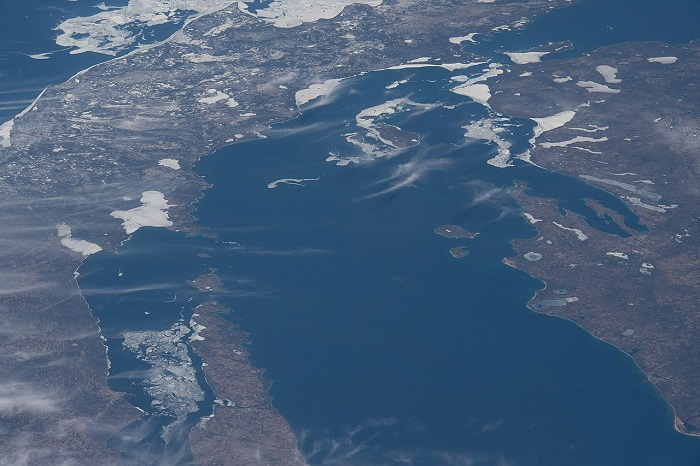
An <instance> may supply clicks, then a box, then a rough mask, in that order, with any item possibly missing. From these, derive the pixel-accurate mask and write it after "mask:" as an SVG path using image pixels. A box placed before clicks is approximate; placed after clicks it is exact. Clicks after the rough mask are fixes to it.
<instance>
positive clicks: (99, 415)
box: [0, 0, 570, 466]
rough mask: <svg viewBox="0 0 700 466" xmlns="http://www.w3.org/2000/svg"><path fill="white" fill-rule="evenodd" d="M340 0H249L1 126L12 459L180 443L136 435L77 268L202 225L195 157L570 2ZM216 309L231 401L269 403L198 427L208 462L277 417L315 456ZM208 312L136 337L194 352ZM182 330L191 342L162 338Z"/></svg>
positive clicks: (32, 460)
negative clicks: (240, 376) (111, 377)
mask: <svg viewBox="0 0 700 466" xmlns="http://www.w3.org/2000/svg"><path fill="white" fill-rule="evenodd" d="M338 3H339V4H342V6H341V7H340V8H339V9H338V8H336V7H337V5H336V6H335V7H334V8H332V9H331V10H332V11H333V12H334V13H333V14H329V10H323V11H314V10H313V9H304V11H297V12H296V13H295V14H296V16H295V15H290V14H288V13H289V12H277V13H275V14H276V15H277V16H275V17H274V18H272V19H271V18H270V17H264V16H255V15H254V14H252V13H251V12H250V11H247V10H246V9H245V8H244V9H241V8H239V5H238V3H232V4H230V5H229V6H228V7H225V8H223V9H221V10H219V11H217V12H214V13H211V14H207V15H203V16H201V17H198V18H197V19H196V20H193V21H191V22H189V23H188V24H187V25H186V26H185V27H184V28H183V29H181V30H180V31H178V32H177V33H176V34H175V35H173V36H172V37H171V38H169V39H168V40H166V41H164V42H162V43H160V44H156V45H154V46H150V47H144V48H142V49H138V50H137V51H135V52H132V53H129V54H127V55H125V56H122V57H119V58H116V59H113V60H111V61H108V62H105V63H102V64H100V65H96V66H94V67H91V68H89V69H87V70H84V71H82V72H80V73H78V74H77V75H75V76H74V77H72V78H70V79H69V80H68V81H66V82H64V83H62V84H59V85H56V86H52V87H50V88H48V89H46V90H45V91H44V92H42V94H41V95H40V97H39V98H37V100H36V101H35V102H33V103H32V104H31V105H30V106H29V107H28V108H27V109H26V110H25V111H24V112H22V113H21V114H20V115H18V116H17V117H15V118H14V119H13V120H10V121H8V122H5V123H3V124H2V126H0V162H1V163H2V166H3V170H2V174H0V193H1V194H2V196H3V207H4V208H3V214H2V215H3V218H2V225H3V234H4V237H5V238H6V241H7V247H5V248H3V252H2V258H3V264H4V269H3V272H4V275H3V278H4V280H3V283H4V285H3V286H4V288H3V289H2V293H0V305H2V309H3V311H4V322H5V324H6V325H5V329H6V330H5V333H4V334H5V335H6V338H4V339H3V342H2V353H3V355H4V356H3V357H2V359H0V374H1V375H2V377H3V384H2V385H1V386H0V390H2V395H3V397H4V399H6V400H8V401H7V403H5V404H4V405H3V407H2V408H1V409H0V416H2V419H3V425H4V427H3V430H2V431H0V444H1V445H2V448H0V449H1V450H2V451H3V452H4V454H5V457H6V458H9V459H8V462H9V464H27V465H49V464H50V465H53V464H58V463H62V464H85V465H91V466H93V465H114V464H138V465H142V464H151V463H160V462H161V460H162V459H163V458H154V457H152V456H148V455H149V454H148V453H143V454H142V452H141V451H140V450H139V449H134V448H133V445H137V444H139V442H140V441H141V440H142V439H143V435H144V432H143V431H142V430H140V424H139V422H140V420H141V419H142V414H141V413H140V412H139V411H138V410H137V409H135V408H134V407H133V406H132V405H130V404H129V403H128V401H127V399H126V397H125V395H124V394H123V393H120V392H115V391H113V390H112V389H111V388H110V387H109V386H108V383H107V374H106V371H108V367H107V360H106V358H105V350H104V345H103V342H102V341H101V336H100V333H99V327H98V326H97V324H96V322H95V320H94V319H93V318H92V317H91V315H90V312H89V308H88V306H87V305H86V302H85V300H84V299H83V298H82V296H81V293H80V290H79V288H78V286H77V283H76V281H75V277H74V273H75V271H76V269H77V268H78V267H79V265H80V264H81V262H82V261H83V260H84V257H85V256H87V255H90V254H93V253H96V252H98V251H100V250H105V251H115V250H118V249H119V247H120V245H121V244H122V242H123V241H124V239H125V238H127V236H128V235H129V234H131V233H133V232H135V231H137V230H138V229H139V228H142V227H145V226H153V227H170V228H173V229H181V230H182V229H184V230H188V229H190V230H191V229H192V228H193V223H194V221H193V218H192V212H193V206H194V204H195V203H196V201H197V200H198V199H199V198H200V197H201V195H202V192H203V190H204V189H206V184H205V183H204V182H203V180H202V179H201V178H200V177H199V176H197V175H196V174H195V173H194V172H193V166H194V164H195V163H196V161H197V160H198V159H199V158H200V157H202V156H205V155H207V154H209V153H211V152H213V151H215V150H217V149H219V148H221V147H223V146H225V145H228V144H230V143H232V142H236V141H242V140H249V139H254V138H260V137H264V133H265V132H267V131H269V130H270V128H271V126H272V125H273V124H275V123H279V122H283V121H285V120H288V119H290V118H294V117H295V116H297V115H298V114H299V108H298V107H297V106H296V105H295V102H296V99H295V93H296V92H298V91H301V90H305V89H308V88H310V87H311V86H312V85H314V84H318V83H321V82H324V81H325V80H332V79H341V78H345V77H348V76H353V75H356V74H358V73H361V72H366V71H368V70H373V69H378V68H386V67H390V66H396V65H401V64H404V63H407V62H408V61H410V60H413V59H416V58H418V57H424V56H435V57H438V56H444V55H445V52H446V51H447V52H449V53H450V54H458V55H461V56H463V58H465V60H468V59H469V58H470V54H469V53H468V52H464V51H463V50H462V48H461V46H460V45H459V44H458V43H455V42H454V41H452V42H450V41H449V39H450V38H451V37H457V36H462V35H464V34H465V33H487V32H489V31H491V30H492V29H494V28H501V30H502V29H503V28H505V29H508V28H515V27H519V26H522V25H523V24H525V23H524V22H523V18H532V17H534V16H536V15H539V14H542V13H544V12H546V11H549V10H551V9H552V8H556V7H559V6H564V5H568V4H570V2H567V1H565V0H557V1H552V0H529V1H524V2H517V3H512V2H510V3H499V4H489V3H482V2H477V1H475V0H474V1H451V0H450V1H442V2H428V1H424V0H410V1H402V2H396V3H387V4H385V5H380V2H376V3H372V4H371V5H351V4H350V2H338ZM343 6H345V9H344V10H343V8H342V7H343ZM336 10H337V11H336ZM334 15H335V16H334ZM290 18H292V19H294V21H292V22H291V23H289V22H288V21H287V20H289V19H290ZM323 18H327V19H323ZM82 39H83V38H81V40H82ZM451 58H454V57H451ZM381 134H384V136H386V137H387V138H391V139H392V140H395V141H396V144H398V145H401V146H406V145H411V144H413V143H414V142H415V141H413V138H412V135H410V134H409V135H408V136H406V135H403V134H398V133H397V132H396V131H394V130H393V129H391V128H389V127H386V128H384V129H383V130H382V133H381ZM215 309H217V308H216V305H215V304H208V305H207V306H206V307H204V308H200V311H201V312H200V317H199V319H200V320H201V321H202V322H203V323H200V325H204V326H206V327H207V328H208V331H209V338H208V339H207V338H206V337H205V340H203V341H197V342H196V343H194V346H195V348H196V351H197V352H198V353H200V354H201V355H203V358H204V359H205V362H206V363H207V364H208V365H209V366H208V367H210V369H208V370H207V376H208V378H209V379H210V380H211V383H212V386H213V389H214V390H215V391H218V392H219V393H216V395H217V396H218V397H219V398H217V399H224V398H225V399H228V400H231V401H233V402H235V401H236V393H231V394H229V392H230V391H231V390H232V389H233V388H236V389H237V390H238V391H237V393H238V396H239V399H244V402H246V403H247V402H251V403H253V404H254V405H255V406H256V409H255V410H249V411H247V412H244V411H242V410H238V409H236V408H235V407H232V406H228V407H226V409H216V410H215V417H214V419H210V420H209V421H208V423H205V424H204V427H203V429H204V431H205V432H207V429H208V427H207V426H218V427H217V430H218V429H219V428H221V429H222V430H221V431H218V432H217V434H218V435H217V436H216V437H214V436H212V435H206V434H201V433H196V432H195V433H194V434H193V435H192V438H191V442H190V443H191V451H192V455H193V459H192V461H193V462H194V463H195V464H236V463H235V462H234V461H235V460H234V458H239V459H240V458H242V457H241V456H240V455H245V452H246V451H250V450H249V449H250V448H252V443H255V442H251V437H250V436H247V434H246V433H247V432H252V431H254V430H255V429H257V428H262V429H265V426H274V428H273V429H272V432H273V433H274V435H272V436H269V439H273V440H274V442H273V441H267V442H265V443H263V444H261V445H258V447H259V448H263V449H269V450H266V451H265V452H262V453H260V454H261V455H262V456H263V457H265V458H267V459H268V460H269V461H270V464H289V465H292V464H299V463H300V461H302V460H300V458H299V454H298V452H297V451H296V447H295V445H293V440H292V439H293V437H292V434H291V431H290V429H289V426H288V425H287V424H286V422H284V420H282V419H281V418H280V416H279V414H278V413H277V412H276V411H275V410H274V409H272V408H271V407H270V404H269V399H267V398H266V395H265V393H264V390H263V389H262V388H261V387H263V386H264V381H263V380H262V377H263V376H262V375H261V374H260V373H259V372H257V371H255V369H254V368H252V366H251V365H250V363H249V361H248V359H247V358H241V359H240V360H238V361H235V367H234V366H231V364H233V363H232V362H231V361H229V358H230V353H228V352H222V351H221V346H220V345H221V341H222V340H221V337H220V334H218V333H216V332H220V331H222V330H221V329H222V328H224V322H223V321H222V320H221V318H220V317H219V314H217V312H216V311H215ZM205 311H206V312H205ZM210 311H211V312H210ZM207 324H208V325H207ZM193 326H194V324H192V323H190V324H189V325H185V324H182V326H181V327H178V328H177V329H171V330H168V331H166V333H167V335H166V333H163V334H162V335H160V334H159V335H155V334H153V335H146V334H143V333H142V334H139V335H131V337H132V338H131V339H132V340H133V338H137V337H138V338H141V340H138V338H137V340H134V341H133V342H132V343H133V344H134V345H135V347H137V346H138V347H142V346H139V345H142V344H147V345H149V347H150V348H152V349H153V351H154V352H155V353H156V354H158V352H159V351H162V352H163V354H169V353H168V352H169V351H171V350H172V351H175V352H177V353H181V354H182V355H183V358H182V359H181V362H187V361H188V360H189V358H188V357H185V355H186V354H187V351H186V350H185V348H187V347H189V345H190V343H189V337H191V336H192V334H195V333H196V332H197V331H198V330H197V328H193ZM231 331H232V332H234V334H235V332H236V330H235V329H233V330H231ZM164 336H167V337H168V338H170V337H176V338H177V340H176V341H174V340H172V338H170V340H168V341H167V344H168V345H170V346H169V347H168V348H160V347H159V346H158V345H159V343H158V342H161V341H166V340H167V339H166V338H163V337H164ZM241 338H242V337H241ZM130 341H131V340H130ZM149 361H150V362H151V363H153V364H156V365H157V364H158V361H152V360H149ZM230 371H238V372H240V373H245V374H247V376H248V377H249V378H248V379H247V380H248V382H246V383H244V385H245V386H243V387H241V386H240V385H231V384H230V383H229V382H227V381H226V380H225V379H224V378H222V374H226V373H229V372H230ZM180 381H181V382H182V383H183V386H176V387H175V388H174V389H173V391H174V393H175V394H176V395H177V396H175V397H174V398H173V399H174V400H176V404H174V405H173V406H168V405H167V403H166V404H161V408H160V409H162V410H165V412H171V413H178V416H184V415H186V414H187V410H188V409H190V408H188V406H194V405H195V404H196V403H195V402H194V401H195V400H189V401H188V400H187V399H186V398H185V397H184V394H186V393H189V392H191V391H192V390H195V391H196V387H193V386H192V383H193V379H192V377H186V378H183V379H180ZM153 390H155V391H156V392H157V390H158V387H154V388H153ZM200 391H201V390H200ZM244 394H245V396H244ZM241 397H242V398H241ZM174 403H175V402H174ZM246 413H255V415H252V416H251V415H250V414H246ZM261 419H262V420H261ZM263 421H264V422H263ZM261 426H262V427H261ZM266 432H268V431H267V430H263V431H259V432H258V433H257V434H256V435H257V436H258V437H254V438H258V439H261V438H263V436H264V434H265V433H266ZM172 461H176V462H179V461H180V459H177V460H176V459H173V460H172Z"/></svg>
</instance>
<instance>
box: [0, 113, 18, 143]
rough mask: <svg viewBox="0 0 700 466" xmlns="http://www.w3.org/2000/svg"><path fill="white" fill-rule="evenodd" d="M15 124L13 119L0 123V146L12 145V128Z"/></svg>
mask: <svg viewBox="0 0 700 466" xmlns="http://www.w3.org/2000/svg"><path fill="white" fill-rule="evenodd" d="M14 126H15V120H14V119H12V120H9V121H6V122H5V123H3V124H1V125H0V147H10V146H11V145H12V139H11V138H10V135H11V134H12V128H13V127H14Z"/></svg>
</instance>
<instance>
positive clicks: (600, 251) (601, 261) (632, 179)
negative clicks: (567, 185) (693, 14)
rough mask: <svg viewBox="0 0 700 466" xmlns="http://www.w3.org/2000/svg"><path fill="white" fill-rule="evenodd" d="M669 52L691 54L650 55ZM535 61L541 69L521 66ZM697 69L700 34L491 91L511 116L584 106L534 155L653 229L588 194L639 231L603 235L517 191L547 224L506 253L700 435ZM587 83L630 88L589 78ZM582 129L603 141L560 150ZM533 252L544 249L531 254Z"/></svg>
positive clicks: (540, 303) (611, 51) (632, 48)
mask: <svg viewBox="0 0 700 466" xmlns="http://www.w3.org/2000/svg"><path fill="white" fill-rule="evenodd" d="M668 56H674V57H677V58H678V61H677V62H676V63H667V64H662V63H655V62H649V61H648V60H647V59H648V58H650V57H668ZM600 65H608V66H612V67H615V68H617V70H618V72H617V76H616V78H612V80H611V81H608V82H607V83H606V81H605V80H604V78H603V76H601V74H600V73H599V72H597V71H596V67H597V66H600ZM526 71H527V72H531V73H533V74H532V75H531V76H525V77H521V76H519V74H521V73H522V72H526ZM698 72H700V44H698V43H691V44H688V45H684V46H670V45H663V44H659V43H628V44H621V45H616V46H611V47H607V48H603V49H600V50H596V51H595V52H593V53H591V54H588V55H586V56H583V57H580V58H576V59H568V60H551V61H546V60H545V61H543V62H542V63H533V64H526V65H522V66H514V67H513V72H512V73H509V74H507V75H504V76H502V77H500V78H499V79H498V80H494V81H493V83H494V85H493V88H494V89H496V90H497V92H496V95H495V96H494V98H493V100H492V103H493V107H494V109H495V110H497V111H499V112H502V113H504V114H508V115H512V116H522V117H528V118H529V117H537V118H541V117H546V116H550V115H554V114H556V113H558V112H561V111H567V110H574V111H576V116H575V117H574V119H573V120H572V121H570V122H569V123H567V124H566V125H565V126H563V127H561V128H558V129H555V130H552V131H550V132H547V133H545V134H543V135H542V136H540V138H538V139H537V141H536V144H537V145H536V148H535V150H534V151H533V152H532V160H533V162H534V163H536V164H537V165H539V166H541V167H543V168H545V169H547V170H551V171H555V172H558V173H563V174H567V175H571V176H574V177H578V178H579V179H581V180H582V181H585V182H587V183H590V184H592V185H594V186H597V187H599V188H601V189H604V190H606V191H609V192H610V193H613V194H614V195H616V196H618V197H619V198H620V199H622V200H623V201H624V202H625V203H626V205H627V206H628V207H629V208H630V209H631V210H632V211H633V212H634V213H635V214H636V215H638V216H639V218H640V221H641V223H642V224H644V225H646V226H647V227H648V231H646V232H640V231H635V230H634V229H631V228H629V227H627V226H625V225H624V223H622V218H621V216H620V215H617V214H616V213H614V212H612V211H611V210H609V209H607V208H606V207H604V206H602V205H600V204H599V203H598V202H596V201H593V200H589V201H588V206H589V207H590V208H592V209H593V210H594V211H595V212H597V213H598V214H599V215H600V216H603V215H608V216H609V218H610V219H611V220H612V221H614V222H615V223H617V224H618V225H619V226H620V227H621V228H622V229H623V230H624V231H626V232H627V234H628V235H629V236H627V237H622V236H620V235H614V234H609V233H604V232H602V231H600V230H598V229H594V228H592V227H591V226H590V225H589V224H588V223H587V222H586V221H585V220H584V219H583V218H582V217H580V216H579V215H577V214H575V213H573V212H565V215H563V214H562V213H561V212H560V209H559V206H558V205H556V204H555V203H553V202H551V201H550V200H547V199H544V198H539V197H536V196H534V195H532V194H531V193H529V192H528V190H527V189H522V188H518V189H515V190H514V195H515V197H516V199H517V200H518V201H519V202H520V204H521V206H522V208H523V211H524V212H526V213H527V214H529V215H528V216H526V217H528V218H529V219H530V221H531V223H533V225H534V227H535V228H536V229H537V231H538V235H537V236H536V237H534V238H532V239H528V240H521V241H517V242H516V243H515V246H516V250H517V251H518V253H519V255H518V256H517V257H514V258H510V259H509V260H508V261H507V262H508V263H511V264H512V265H514V266H515V267H518V268H520V269H523V270H525V271H527V272H528V273H529V274H531V275H533V276H535V277H539V278H541V279H543V280H544V282H545V283H546V288H545V289H543V290H541V291H540V292H539V293H538V294H537V296H536V297H535V298H533V300H532V301H531V303H530V306H531V308H533V309H535V310H537V311H539V312H542V313H545V314H550V315H554V316H557V317H561V318H565V319H569V320H572V321H574V322H576V323H577V324H578V325H580V326H581V327H583V328H584V329H586V330H587V331H588V332H590V333H591V334H593V335H594V336H596V337H598V338H600V339H602V340H604V341H606V342H608V343H610V344H612V345H614V346H616V347H618V348H620V349H621V350H622V351H624V352H626V353H627V354H628V355H630V356H631V357H632V358H633V359H634V361H635V362H636V363H637V364H638V365H639V367H640V368H641V370H642V371H643V372H644V373H645V374H647V376H648V378H649V380H650V381H651V382H652V383H653V384H654V385H655V386H656V387H658V390H659V391H660V393H661V394H662V395H663V397H665V398H666V399H667V400H668V402H669V403H670V404H671V405H672V407H673V408H674V411H675V413H676V429H677V430H678V431H680V432H683V433H686V434H690V435H700V371H698V367H700V347H698V345H697V343H698V341H700V325H699V324H698V322H699V319H698V313H699V312H700V309H699V308H698V303H700V203H699V202H698V201H700V184H698V181H697V180H698V176H700V116H698V111H697V102H698V101H699V100H700V82H698V80H697V75H698ZM566 77H571V79H570V80H566V81H564V79H566ZM554 78H564V79H560V81H563V82H559V83H557V82H555V81H554V80H553V79H554ZM617 79H620V80H621V81H620V82H617ZM586 81H593V82H596V83H599V84H603V85H606V86H608V88H609V89H615V90H619V92H614V91H612V92H611V91H606V92H589V90H587V89H586V88H585V87H581V86H580V85H577V83H579V82H586ZM588 87H589V88H590V86H588ZM516 94H517V95H516ZM533 112H536V114H533ZM577 128H578V129H577ZM602 128H607V129H602ZM585 130H587V131H585ZM575 137H589V138H595V139H599V140H598V141H590V140H588V141H586V140H581V139H579V140H578V141H577V142H573V143H572V142H569V143H568V145H565V146H562V145H559V146H557V145H553V146H549V147H547V143H555V144H556V143H558V142H562V141H570V140H571V139H572V138H575ZM602 138H606V139H605V140H603V139H602ZM542 143H545V145H544V146H543V145H542ZM530 216H531V217H530ZM555 222H556V223H555ZM557 224H558V225H557ZM567 228H568V230H567ZM576 230H579V231H576ZM528 252H535V253H537V254H534V255H532V254H530V255H528V257H525V256H524V254H527V253H528ZM538 254H540V255H541V258H540V256H539V255H538ZM528 258H529V260H528ZM567 298H568V299H567Z"/></svg>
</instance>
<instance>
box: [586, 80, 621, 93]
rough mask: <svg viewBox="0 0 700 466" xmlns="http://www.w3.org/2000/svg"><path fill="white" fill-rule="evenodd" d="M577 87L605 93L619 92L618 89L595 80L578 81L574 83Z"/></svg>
mask: <svg viewBox="0 0 700 466" xmlns="http://www.w3.org/2000/svg"><path fill="white" fill-rule="evenodd" d="M576 85H577V86H578V87H582V88H584V89H586V90H587V91H588V92H601V93H605V94H619V93H620V89H613V88H611V87H608V86H606V85H605V84H600V83H597V82H595V81H578V82H577V83H576Z"/></svg>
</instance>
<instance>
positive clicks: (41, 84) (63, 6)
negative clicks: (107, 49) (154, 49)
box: [0, 0, 191, 123]
mask: <svg viewBox="0 0 700 466" xmlns="http://www.w3.org/2000/svg"><path fill="white" fill-rule="evenodd" d="M98 3H105V4H106V5H107V6H112V7H117V6H124V5H126V4H127V3H128V2H127V1H126V0H109V1H105V2H98V1H94V2H85V1H69V0H48V1H47V0H22V1H15V0H0V123H2V122H4V121H6V120H9V119H10V118H12V117H13V116H15V115H16V114H17V113H19V112H21V111H22V110H23V109H24V108H25V107H27V106H28V105H29V104H30V103H31V102H32V100H34V99H35V98H36V96H37V95H39V93H40V92H41V91H42V90H43V89H44V88H45V87H47V86H49V85H51V84H56V83H60V82H63V81H65V80H66V79H68V78H69V77H70V76H72V75H73V74H75V73H77V72H78V71H81V70H84V69H85V68H88V67H89V66H92V65H94V64H97V63H100V62H103V61H106V60H109V59H112V58H114V57H113V56H110V55H105V54H100V53H93V52H85V53H80V54H71V53H70V51H71V50H72V49H73V48H71V47H60V46H58V45H57V44H56V42H55V39H56V37H57V36H58V32H59V31H56V30H55V28H56V26H57V25H59V24H60V23H62V22H63V21H65V20H66V19H69V18H75V17H85V16H92V15H95V14H97V13H100V11H101V10H100V9H99V8H97V7H96V5H97V4H98ZM190 13H191V12H189V11H184V10H183V11H178V14H177V15H176V16H173V17H172V18H171V19H172V22H171V23H168V24H162V25H157V26H154V27H149V28H145V29H143V30H139V31H136V30H134V31H133V32H134V33H135V34H136V36H135V38H134V43H133V44H131V45H129V46H128V47H125V48H124V49H123V50H120V51H118V53H117V56H119V55H123V54H125V53H127V52H129V51H131V50H133V49H134V48H135V47H137V46H139V45H144V44H150V43H153V42H157V41H159V40H163V39H165V38H166V37H168V36H169V35H170V34H172V33H173V32H175V30H176V29H177V28H178V26H179V25H180V24H182V23H183V22H184V20H185V19H186V17H187V16H188V15H189V14H190ZM127 29H128V27H127ZM132 29H133V27H132ZM41 53H49V55H48V58H47V59H35V58H31V57H30V56H29V55H34V54H41Z"/></svg>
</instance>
